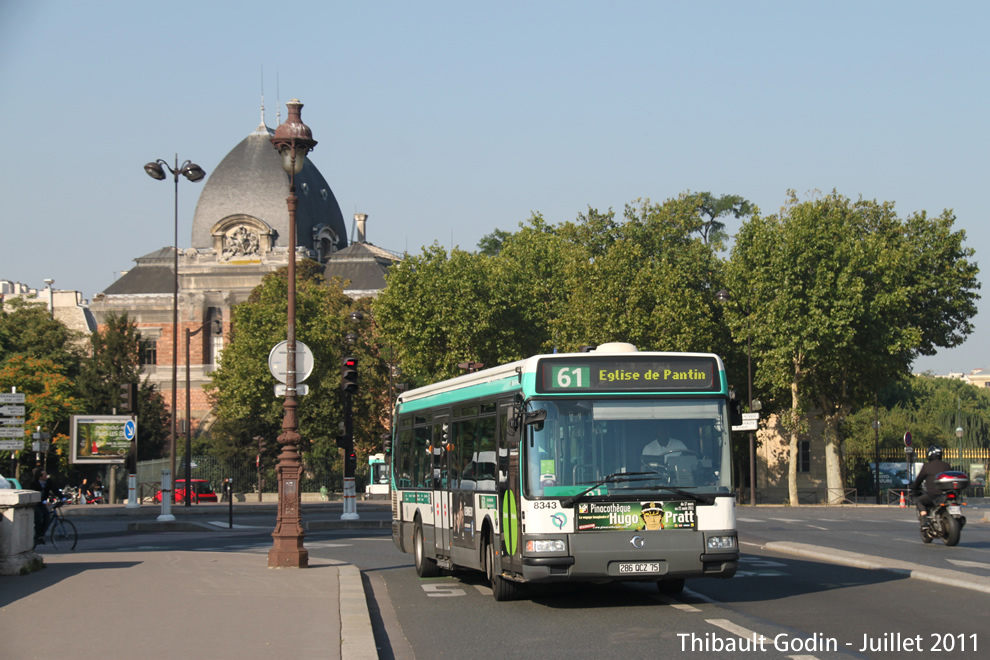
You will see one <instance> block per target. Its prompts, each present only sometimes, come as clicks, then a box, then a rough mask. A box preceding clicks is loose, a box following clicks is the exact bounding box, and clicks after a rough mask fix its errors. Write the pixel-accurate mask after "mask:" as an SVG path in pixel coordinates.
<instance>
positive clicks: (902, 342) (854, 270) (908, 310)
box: [728, 192, 980, 504]
mask: <svg viewBox="0 0 990 660" xmlns="http://www.w3.org/2000/svg"><path fill="white" fill-rule="evenodd" d="M954 220H955V218H954V216H953V215H952V214H951V212H949V211H946V212H944V213H943V214H942V215H941V216H939V217H937V218H933V219H929V218H928V217H927V216H926V215H925V214H924V213H916V214H912V215H911V216H909V217H908V219H907V220H906V221H902V220H900V219H899V218H898V217H897V215H896V213H895V212H894V205H893V204H892V203H889V202H884V203H878V202H875V201H869V200H862V199H860V200H858V201H852V200H849V199H848V198H846V197H843V196H841V195H839V194H838V193H836V192H833V193H831V194H829V195H824V196H819V197H815V198H813V199H810V200H807V201H804V202H800V201H799V200H798V199H797V198H796V196H795V195H794V194H793V193H791V196H790V199H789V201H788V204H787V206H786V207H785V208H784V209H783V210H782V212H781V213H780V214H777V215H770V216H766V217H764V216H761V215H759V214H755V215H754V216H753V217H752V218H750V219H749V220H748V221H747V222H745V223H744V224H743V227H742V229H741V231H740V232H739V235H738V236H737V238H736V243H735V246H734V248H733V251H732V256H731V259H730V260H729V266H728V267H729V283H730V288H731V290H732V292H733V298H734V299H735V300H736V301H737V302H736V303H735V304H734V305H732V306H731V307H730V311H729V315H728V318H729V324H730V326H731V328H732V331H733V336H734V337H735V338H736V340H737V341H746V339H747V338H749V339H750V340H751V341H752V350H753V358H754V362H755V363H756V365H757V382H758V383H759V384H760V385H761V386H762V387H763V388H765V390H766V391H768V392H770V393H771V395H772V396H775V397H777V398H778V399H780V398H781V397H783V396H786V397H788V398H789V399H790V401H789V404H788V405H787V406H786V407H787V408H788V410H789V414H788V415H787V419H786V421H787V423H788V428H789V431H790V434H791V451H790V456H791V461H790V466H789V490H790V499H791V503H792V504H796V503H797V487H796V453H797V437H798V433H799V431H800V429H801V427H802V419H804V418H805V416H806V414H807V413H808V411H809V410H811V409H818V410H820V411H821V414H822V415H823V417H824V419H825V421H826V470H827V477H828V485H829V487H830V488H834V489H838V488H840V487H841V473H840V464H839V460H838V456H839V446H838V445H839V442H840V437H839V433H838V425H839V422H840V420H841V419H842V418H843V417H844V416H846V415H848V414H849V413H850V412H851V411H852V410H853V409H855V408H856V407H858V406H861V405H865V404H867V402H868V400H872V397H873V393H875V392H877V391H878V389H879V388H881V387H883V386H885V385H888V384H890V383H891V382H892V381H896V380H897V379H898V378H903V377H905V376H906V375H907V373H908V369H909V367H910V364H911V361H912V360H913V359H914V358H915V357H917V356H918V355H919V354H929V353H931V352H933V351H934V350H936V348H937V347H947V346H954V345H956V344H958V343H959V342H961V341H962V340H963V339H964V338H965V336H966V335H967V334H969V332H970V331H971V328H972V326H971V324H970V322H969V320H970V319H971V318H972V317H973V316H974V315H975V313H976V306H975V301H976V300H977V299H978V295H977V293H976V291H977V290H978V289H979V286H980V285H979V282H978V281H977V280H976V274H977V272H978V271H977V268H976V265H975V263H974V262H973V261H972V260H971V257H972V254H973V252H972V250H971V249H969V248H966V247H964V245H963V242H964V240H965V233H964V232H961V231H955V232H954V231H952V225H953V222H954ZM834 492H836V493H839V492H841V491H834Z"/></svg>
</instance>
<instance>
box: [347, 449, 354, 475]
mask: <svg viewBox="0 0 990 660" xmlns="http://www.w3.org/2000/svg"><path fill="white" fill-rule="evenodd" d="M344 460H345V461H347V463H346V464H345V465H344V474H345V475H346V474H349V475H351V476H352V477H353V476H354V471H355V470H357V454H355V453H354V450H353V449H352V450H351V451H349V452H347V455H346V456H345V457H344Z"/></svg>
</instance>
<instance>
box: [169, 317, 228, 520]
mask: <svg viewBox="0 0 990 660" xmlns="http://www.w3.org/2000/svg"><path fill="white" fill-rule="evenodd" d="M208 325H213V334H215V335H219V334H220V333H222V332H223V324H222V323H220V321H219V320H217V319H214V320H213V321H206V322H205V323H203V324H202V325H201V326H199V327H198V328H196V329H195V330H190V329H189V328H186V497H185V499H186V502H185V504H186V506H189V505H190V501H191V500H192V418H191V416H190V410H191V408H192V406H191V401H190V395H189V390H190V387H189V338H190V337H192V336H193V335H198V334H199V333H200V332H202V331H203V330H204V329H205V328H206V327H207V326H208ZM172 492H175V489H174V488H173V489H172ZM196 503H197V504H199V494H198V493H197V494H196Z"/></svg>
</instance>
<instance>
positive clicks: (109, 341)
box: [77, 313, 171, 460]
mask: <svg viewBox="0 0 990 660" xmlns="http://www.w3.org/2000/svg"><path fill="white" fill-rule="evenodd" d="M140 350H141V334H140V332H138V329H137V326H135V325H134V323H132V322H131V321H130V319H129V318H128V316H127V314H126V313H124V314H119V315H118V314H113V313H111V314H109V315H108V316H107V318H106V321H105V323H104V325H103V327H102V328H101V329H100V330H99V331H97V332H94V333H93V334H92V335H91V336H90V357H89V358H87V359H85V360H84V361H83V363H82V370H81V373H80V375H79V378H78V379H77V390H78V393H79V400H80V406H81V407H82V410H83V412H85V413H86V414H89V415H109V414H112V413H113V412H114V411H116V413H117V414H125V413H124V412H123V411H122V410H121V409H120V402H121V399H120V396H121V389H120V386H121V385H124V384H127V383H138V385H139V387H138V400H137V410H136V411H135V414H136V415H137V417H138V441H137V451H138V460H149V459H154V458H160V457H161V456H163V455H164V454H165V453H166V447H167V443H168V436H169V433H170V424H171V417H170V416H169V412H168V408H167V407H166V405H165V400H164V398H163V397H162V394H161V391H159V390H158V388H157V387H155V386H154V385H153V384H152V383H151V381H150V380H149V379H148V378H145V379H144V380H143V381H142V380H141V365H140V360H139V355H140Z"/></svg>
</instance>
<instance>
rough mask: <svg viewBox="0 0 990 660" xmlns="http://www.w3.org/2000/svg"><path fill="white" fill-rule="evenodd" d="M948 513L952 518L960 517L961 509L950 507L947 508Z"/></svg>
mask: <svg viewBox="0 0 990 660" xmlns="http://www.w3.org/2000/svg"><path fill="white" fill-rule="evenodd" d="M949 513H950V514H952V515H953V516H958V515H961V514H962V508H961V507H958V506H950V507H949Z"/></svg>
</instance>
